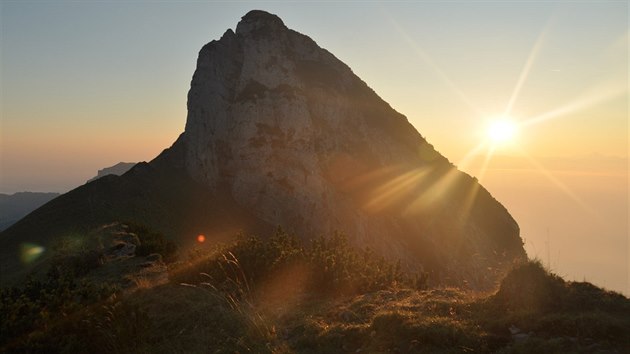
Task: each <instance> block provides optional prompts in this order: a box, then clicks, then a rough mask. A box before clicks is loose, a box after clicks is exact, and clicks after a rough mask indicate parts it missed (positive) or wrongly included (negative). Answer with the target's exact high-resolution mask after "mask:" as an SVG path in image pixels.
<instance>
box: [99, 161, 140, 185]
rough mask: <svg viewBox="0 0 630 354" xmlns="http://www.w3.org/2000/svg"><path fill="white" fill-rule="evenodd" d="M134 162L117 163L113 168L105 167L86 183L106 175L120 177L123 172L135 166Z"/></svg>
mask: <svg viewBox="0 0 630 354" xmlns="http://www.w3.org/2000/svg"><path fill="white" fill-rule="evenodd" d="M135 165H136V163H135V162H119V163H117V164H115V165H114V166H109V167H105V168H104V169H102V170H98V172H97V174H96V176H94V177H92V178H90V179H89V180H88V182H92V181H94V180H96V179H98V178H101V177H104V176H107V175H116V176H120V175H122V174H124V173H125V172H127V171H129V170H130V169H131V168H132V167H133V166H135Z"/></svg>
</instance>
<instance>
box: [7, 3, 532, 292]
mask: <svg viewBox="0 0 630 354" xmlns="http://www.w3.org/2000/svg"><path fill="white" fill-rule="evenodd" d="M187 105H188V115H187V118H186V128H185V130H184V133H183V134H182V135H181V136H180V138H179V139H178V140H177V142H175V144H174V145H173V146H172V147H171V148H170V149H167V150H165V151H164V152H163V153H162V154H161V155H160V156H158V157H157V158H156V159H155V160H153V161H152V162H150V163H147V164H142V165H139V166H137V167H136V168H134V169H132V170H131V172H130V173H127V174H125V175H123V176H121V177H118V178H107V177H105V178H101V179H98V180H96V181H94V182H92V183H88V184H87V185H86V186H85V188H84V189H82V190H77V191H76V192H71V193H68V196H65V197H63V198H61V197H60V198H58V199H56V200H57V201H58V202H56V203H53V204H49V205H48V206H47V208H48V210H49V211H51V212H45V210H44V211H42V212H41V213H39V214H38V213H34V214H32V215H31V216H30V217H29V218H28V220H27V219H25V220H24V221H23V222H21V223H18V224H16V225H14V226H13V227H12V228H11V229H9V230H7V231H8V232H9V233H13V234H14V235H17V234H36V235H38V236H39V235H40V234H41V233H38V232H33V231H32V230H40V229H41V225H47V224H48V223H58V221H57V220H59V219H60V218H63V219H64V220H65V222H67V223H68V224H69V225H67V226H68V227H69V228H70V227H72V226H73V223H76V222H78V221H77V220H76V218H75V214H72V213H67V212H66V209H67V208H70V207H73V208H77V207H76V206H77V205H81V208H80V209H81V210H80V211H82V212H85V213H86V214H85V219H86V221H85V224H88V223H89V222H94V220H97V217H100V219H99V220H101V221H103V222H105V223H106V222H112V221H116V220H134V219H139V220H138V221H139V222H142V223H147V224H149V226H151V227H155V228H156V229H157V230H165V229H171V230H174V231H173V232H174V234H176V235H181V236H179V237H182V239H183V240H192V238H191V237H190V236H191V235H199V234H205V235H215V236H213V237H217V238H218V237H222V236H220V235H224V234H229V233H233V232H234V231H235V230H239V229H243V231H246V232H254V233H258V232H260V225H263V227H273V226H276V225H280V226H282V227H283V228H285V229H286V230H288V231H290V232H294V233H295V234H297V235H301V237H302V238H304V239H310V238H313V237H317V236H318V235H331V234H333V233H334V232H337V231H338V232H342V233H345V234H347V235H348V236H349V237H350V239H351V242H352V243H353V244H355V245H356V246H358V247H360V248H364V247H366V246H369V247H370V248H372V249H374V250H378V252H379V253H381V254H382V255H384V256H386V257H388V258H391V259H400V260H402V261H403V262H404V263H405V264H408V265H409V266H411V267H412V268H422V269H424V270H427V271H429V270H430V271H433V272H434V273H435V277H436V278H438V280H437V281H439V278H440V277H444V279H450V281H459V280H467V281H468V282H469V284H471V286H481V285H483V284H493V280H494V276H496V275H497V274H498V273H497V274H489V275H488V276H484V277H478V276H477V274H486V273H487V270H488V269H497V270H500V268H501V267H500V266H501V265H502V264H509V263H510V262H511V261H512V260H513V259H516V258H521V257H523V256H524V255H525V252H524V249H523V245H522V240H521V238H520V237H519V228H518V225H517V224H516V222H515V221H514V219H513V218H512V217H511V216H510V214H509V213H508V212H507V210H506V209H505V208H504V207H503V206H502V205H501V204H500V203H498V202H497V201H496V200H495V199H494V198H493V197H492V196H491V195H490V193H488V191H487V190H485V189H484V188H483V187H482V186H480V185H479V184H478V182H477V181H476V180H475V179H473V178H472V177H470V176H469V175H467V174H465V173H463V172H461V171H458V170H457V169H456V168H455V167H454V166H453V165H452V164H450V163H449V162H448V160H447V159H446V158H445V157H443V156H442V155H440V154H439V153H438V152H437V151H436V150H435V149H434V148H433V146H432V145H431V144H429V143H428V142H427V141H426V140H425V139H424V138H423V137H422V135H420V133H419V132H418V131H416V129H415V128H414V127H413V126H412V125H411V124H410V123H409V121H408V120H407V118H406V117H405V116H404V115H402V114H400V113H398V112H396V111H395V110H394V109H393V108H392V107H391V106H390V105H389V104H388V103H387V102H385V101H384V100H383V99H381V98H380V97H379V96H378V95H377V94H376V93H375V92H374V91H373V90H372V89H370V87H368V85H367V84H366V83H365V82H364V81H363V80H361V79H360V78H359V77H357V76H356V75H355V74H354V73H353V72H352V70H351V69H350V68H349V67H348V66H347V65H346V64H344V63H343V62H341V61H340V60H339V59H338V58H336V57H335V56H334V55H333V54H331V53H330V52H328V51H326V50H325V49H323V48H321V47H320V46H318V45H317V43H316V42H315V41H313V40H312V39H311V38H309V37H308V36H306V35H303V34H301V33H298V32H296V31H293V30H289V29H288V28H287V27H286V26H285V25H284V23H283V22H282V20H281V19H280V18H279V17H278V16H276V15H272V14H269V13H267V12H264V11H259V10H256V11H251V12H249V13H247V14H246V15H245V16H243V18H242V20H241V21H240V22H239V23H238V25H237V27H236V33H233V32H232V31H230V30H228V31H227V32H225V34H224V35H223V37H222V38H221V39H220V40H218V41H216V40H214V41H211V42H209V43H208V44H206V45H205V46H204V47H203V48H202V49H201V51H200V52H199V58H198V60H197V68H196V70H195V73H194V75H193V79H192V82H191V87H190V91H189V92H188V102H187ZM148 198H151V199H148ZM96 201H98V202H99V203H100V204H99V206H96V204H95V203H96ZM66 203H67V205H68V207H67V208H66V206H65V205H66ZM97 207H99V208H101V209H99V210H98V211H97V210H96V209H95V208H97ZM53 209H54V210H53ZM52 211H55V212H56V213H57V214H55V213H52ZM228 211H229V213H228ZM139 213H140V214H139ZM231 214H234V215H237V216H238V217H233V216H231ZM139 215H140V216H139ZM226 216H227V217H226ZM71 217H72V218H71ZM40 219H41V220H40ZM252 225H256V228H257V229H248V228H249V227H251V226H252ZM93 226H97V225H93ZM66 231H67V230H65V226H64V229H63V230H61V229H60V234H61V232H66ZM4 239H8V238H6V237H4V236H3V237H0V246H2V245H3V243H2V242H3V240H4ZM21 239H23V238H20V237H19V236H16V237H14V238H13V240H21ZM46 246H48V245H46ZM2 248H3V247H0V249H2ZM16 254H17V253H16ZM497 255H504V256H501V257H499V256H497ZM16 264H19V263H17V262H16ZM440 274H442V275H440Z"/></svg>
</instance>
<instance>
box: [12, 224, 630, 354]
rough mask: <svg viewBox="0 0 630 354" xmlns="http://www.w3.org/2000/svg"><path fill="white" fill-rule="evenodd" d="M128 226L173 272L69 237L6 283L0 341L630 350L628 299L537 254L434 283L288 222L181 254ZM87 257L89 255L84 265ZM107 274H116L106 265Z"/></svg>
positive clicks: (128, 348)
mask: <svg viewBox="0 0 630 354" xmlns="http://www.w3.org/2000/svg"><path fill="white" fill-rule="evenodd" d="M129 230H134V231H137V232H138V233H139V234H140V235H144V237H145V238H146V239H147V240H148V241H147V242H146V245H147V247H148V245H154V246H153V247H154V249H153V248H150V247H149V248H148V249H146V250H143V251H142V254H143V255H144V254H145V253H146V254H148V255H149V256H148V257H153V258H157V257H155V256H154V255H155V251H156V250H161V251H162V252H171V253H169V255H168V257H164V260H165V261H166V266H167V267H165V268H167V270H166V272H168V281H166V282H164V281H162V282H157V281H152V280H151V279H149V280H146V281H145V282H138V281H136V282H131V283H129V282H123V281H117V280H116V279H115V277H112V276H111V273H112V271H104V270H103V268H107V267H113V265H110V264H107V263H105V264H102V265H99V264H97V263H94V261H93V259H92V258H93V257H88V256H85V255H86V254H87V255H89V254H90V253H89V250H84V249H81V250H76V251H75V254H72V252H69V251H68V250H67V249H66V250H65V253H60V255H59V257H56V258H55V262H54V263H53V264H52V265H51V266H50V270H49V272H48V273H47V274H46V276H45V277H43V278H40V279H30V280H29V281H27V282H26V283H25V284H23V285H22V286H21V287H14V288H3V289H2V291H1V293H0V326H1V327H0V333H1V334H0V348H1V349H2V350H3V351H7V352H46V353H54V352H92V353H101V352H103V353H235V352H239V353H245V352H252V353H294V352H296V353H342V352H348V353H459V352H476V353H479V352H481V353H495V352H498V353H531V352H544V353H592V352H601V353H606V352H608V353H622V352H625V351H626V350H627V348H630V331H629V329H630V300H628V299H627V298H626V297H624V296H623V295H620V294H618V293H614V292H610V291H606V290H603V289H600V288H597V287H595V286H593V285H592V284H590V283H585V282H567V281H564V280H563V279H562V278H560V277H558V276H557V275H554V274H552V273H550V272H549V271H548V270H546V269H545V268H544V267H543V266H542V265H541V263H540V262H538V261H528V262H523V263H519V264H514V266H513V269H511V270H510V271H509V272H507V274H506V275H505V277H504V278H503V280H502V282H501V283H500V284H499V286H498V288H497V289H496V290H495V291H492V292H488V293H478V292H473V291H470V290H466V289H460V288H449V287H431V288H429V287H427V275H426V274H424V273H422V272H419V273H409V272H407V271H404V270H403V269H402V268H401V266H400V265H399V264H397V263H391V262H389V261H387V260H385V259H383V258H380V257H377V256H376V255H375V254H374V253H373V252H371V251H370V250H369V249H365V250H356V248H354V247H352V246H351V245H349V244H348V241H347V239H346V238H345V237H344V236H343V235H339V234H336V235H332V236H330V237H322V238H319V239H315V240H313V241H312V242H310V243H307V244H304V243H302V242H301V241H299V240H298V239H297V238H296V237H293V236H290V235H287V234H286V233H284V232H282V230H278V231H277V232H276V233H275V234H274V235H272V236H269V237H266V238H259V237H255V236H240V237H239V238H238V239H237V240H236V241H233V242H231V243H228V244H221V245H215V246H212V247H206V248H203V249H202V248H198V249H195V250H194V251H192V252H191V253H190V254H188V255H182V254H180V255H178V256H179V259H180V260H179V261H176V259H177V258H178V257H177V255H176V254H174V253H172V252H174V249H175V248H174V247H173V246H167V243H166V242H165V241H163V240H161V239H162V237H161V236H160V235H159V234H156V233H153V232H151V231H150V230H148V229H146V228H144V227H140V226H130V227H129ZM146 235H149V236H146ZM139 239H140V242H142V239H143V237H142V236H139ZM79 256H80V257H79ZM138 257H142V256H140V255H136V256H135V257H131V258H129V259H121V260H117V261H116V262H118V263H124V262H133V261H134V258H138ZM144 258H147V257H144ZM69 259H71V260H72V261H69ZM81 261H85V262H88V263H89V264H86V265H85V266H82V265H81V264H77V262H81ZM160 262H161V260H160ZM137 263H138V262H137V261H136V263H134V264H137ZM142 264H144V263H142ZM88 266H89V267H88ZM116 267H119V268H120V267H121V266H120V265H116ZM142 267H144V266H142ZM142 267H140V268H142ZM119 268H112V269H119ZM78 270H81V271H78ZM103 274H108V276H107V277H104V276H100V277H99V275H103ZM127 276H129V275H128V274H127Z"/></svg>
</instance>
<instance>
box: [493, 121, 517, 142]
mask: <svg viewBox="0 0 630 354" xmlns="http://www.w3.org/2000/svg"><path fill="white" fill-rule="evenodd" d="M516 130H517V127H516V124H515V123H514V122H513V121H512V120H510V119H505V118H503V119H498V120H495V121H492V122H491V123H490V124H489V125H488V137H489V138H490V140H492V142H494V143H505V142H509V141H512V140H513V139H514V136H515V135H516Z"/></svg>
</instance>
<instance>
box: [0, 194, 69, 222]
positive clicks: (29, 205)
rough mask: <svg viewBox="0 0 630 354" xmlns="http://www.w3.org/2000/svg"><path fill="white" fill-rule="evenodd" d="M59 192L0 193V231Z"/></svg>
mask: <svg viewBox="0 0 630 354" xmlns="http://www.w3.org/2000/svg"><path fill="white" fill-rule="evenodd" d="M58 196H59V193H38V192H18V193H14V194H2V193H0V231H2V230H4V229H6V228H8V227H9V226H11V225H13V224H14V223H15V222H17V221H18V220H20V219H21V218H23V217H25V216H26V215H28V214H29V213H30V212H31V211H33V210H35V209H37V208H39V207H40V206H42V205H44V204H46V203H48V202H49V201H50V200H52V199H54V198H57V197H58Z"/></svg>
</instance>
